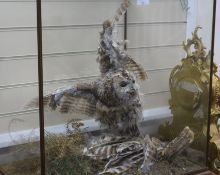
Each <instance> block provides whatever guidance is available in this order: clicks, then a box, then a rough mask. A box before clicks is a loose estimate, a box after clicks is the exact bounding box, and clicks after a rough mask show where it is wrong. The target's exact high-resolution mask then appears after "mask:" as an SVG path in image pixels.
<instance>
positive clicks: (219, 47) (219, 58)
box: [214, 1, 220, 76]
mask: <svg viewBox="0 0 220 175" xmlns="http://www.w3.org/2000/svg"><path fill="white" fill-rule="evenodd" d="M215 30H216V35H215V57H214V61H215V63H216V64H217V65H218V75H219V76H220V2H219V1H217V14H216V29H215Z"/></svg>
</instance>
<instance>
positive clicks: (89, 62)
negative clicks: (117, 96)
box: [0, 0, 186, 133]
mask: <svg viewBox="0 0 220 175" xmlns="http://www.w3.org/2000/svg"><path fill="white" fill-rule="evenodd" d="M120 2H121V1H119V0H89V1H88V0H80V1H79V0H71V1H69V0H67V1H63V0H60V1H59V0H45V1H43V2H42V12H43V13H42V18H43V25H44V30H43V52H44V80H45V92H48V91H51V90H53V89H55V88H58V87H60V86H61V87H63V86H67V85H70V84H71V85H72V84H74V83H76V82H78V81H90V80H93V79H94V78H97V77H98V76H99V71H98V64H97V63H96V61H95V60H96V57H97V55H96V52H97V47H98V40H99V31H101V28H102V26H101V24H102V22H103V21H104V20H105V19H108V18H112V17H113V15H114V13H115V11H116V9H117V8H118V7H119V4H120ZM135 3H136V0H132V5H131V7H130V8H129V11H128V22H129V24H128V39H129V40H130V43H129V45H128V48H129V49H128V51H129V53H130V55H131V56H133V57H134V58H135V59H136V60H137V61H138V62H139V63H140V64H142V65H143V67H144V68H145V70H146V71H147V72H148V75H149V80H147V81H146V82H144V83H142V84H141V92H142V95H141V97H142V99H143V106H144V108H145V109H152V108H157V107H163V106H167V105H168V100H169V98H170V97H169V85H168V79H169V74H170V71H171V70H172V68H173V67H174V66H175V65H177V64H179V63H180V60H181V59H182V58H183V56H184V52H183V49H182V42H183V40H185V37H186V36H185V33H186V15H185V11H184V10H183V9H182V7H181V4H180V1H179V0H166V1H164V0H152V1H150V4H149V5H147V6H137V5H136V4H135ZM0 21H1V22H0V38H1V39H0V99H1V100H0V106H1V108H0V133H5V132H8V128H9V126H10V123H12V124H13V130H15V131H16V130H23V129H30V128H36V127H38V123H39V122H38V112H37V110H35V109H33V110H27V109H24V106H25V104H27V103H28V102H29V101H30V100H31V99H32V98H34V97H36V96H37V93H38V87H37V43H36V4H35V1H33V0H25V1H23V0H8V1H3V0H0ZM122 29H123V26H119V36H122V31H123V30H122ZM45 114H46V115H45V117H46V118H45V124H46V125H49V126H51V125H56V124H61V123H65V122H66V121H67V120H68V119H69V118H72V116H69V115H65V116H64V115H60V114H58V113H56V112H49V111H48V112H46V113H45ZM75 117H78V118H81V116H75ZM86 118H87V117H86ZM13 119H16V120H13ZM12 121H13V122H12Z"/></svg>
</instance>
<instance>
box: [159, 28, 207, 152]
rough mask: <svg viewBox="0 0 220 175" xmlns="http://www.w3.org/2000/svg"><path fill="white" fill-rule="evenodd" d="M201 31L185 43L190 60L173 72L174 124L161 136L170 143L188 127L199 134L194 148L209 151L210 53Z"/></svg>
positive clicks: (196, 31) (187, 56)
mask: <svg viewBox="0 0 220 175" xmlns="http://www.w3.org/2000/svg"><path fill="white" fill-rule="evenodd" d="M200 28H201V27H197V28H196V29H195V31H194V32H193V33H192V38H190V39H188V40H187V41H186V42H183V49H184V50H185V52H186V57H185V58H183V59H182V64H181V65H177V66H176V67H174V69H173V70H172V72H171V75H170V79H169V86H170V93H171V99H170V100H169V103H170V108H171V112H172V114H173V121H172V123H171V124H168V123H167V124H165V125H163V126H161V127H160V129H159V133H163V134H162V135H163V137H164V138H165V139H168V140H170V139H172V138H174V137H175V136H176V135H177V133H179V132H180V131H181V130H182V129H183V128H184V127H185V126H189V127H190V128H192V130H193V132H194V133H195V142H194V145H193V146H194V147H196V148H197V149H200V150H205V145H206V144H205V142H206V136H205V135H204V133H203V130H204V129H203V128H204V124H205V123H206V122H207V116H208V97H209V75H210V73H209V72H210V71H209V69H210V64H209V63H210V53H206V51H205V49H206V48H205V46H204V45H203V43H202V39H201V38H200V37H199V36H198V30H199V29H200ZM201 145H203V146H201Z"/></svg>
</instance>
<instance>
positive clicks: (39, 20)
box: [36, 0, 46, 175]
mask: <svg viewBox="0 0 220 175" xmlns="http://www.w3.org/2000/svg"><path fill="white" fill-rule="evenodd" d="M36 3H37V4H36V5H37V46H38V87H39V122H40V156H41V159H40V160H41V175H45V174H46V173H45V172H46V171H45V141H44V105H43V59H42V58H43V54H42V48H43V47H42V18H41V0H37V1H36Z"/></svg>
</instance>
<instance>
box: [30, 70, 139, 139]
mask: <svg viewBox="0 0 220 175" xmlns="http://www.w3.org/2000/svg"><path fill="white" fill-rule="evenodd" d="M43 101H44V106H47V107H49V108H50V109H52V110H58V111H59V112H61V113H81V114H86V115H89V116H94V117H96V119H97V120H98V121H100V122H101V124H103V125H105V126H108V127H109V128H110V129H112V130H113V131H116V132H117V133H119V132H120V133H121V134H129V135H138V134H139V132H138V129H137V125H136V124H137V121H138V119H141V118H142V108H141V103H140V98H139V92H138V85H137V83H136V81H135V76H134V75H133V73H130V72H128V71H126V70H123V69H120V70H117V71H113V72H109V73H107V74H106V75H105V76H104V77H102V78H100V79H98V80H96V81H94V82H91V83H79V84H77V85H76V86H73V87H68V88H65V89H58V90H56V91H54V92H53V93H50V94H48V95H46V96H44V100H43ZM37 105H38V99H35V100H33V101H32V102H31V103H30V105H29V106H31V107H33V106H37Z"/></svg>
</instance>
